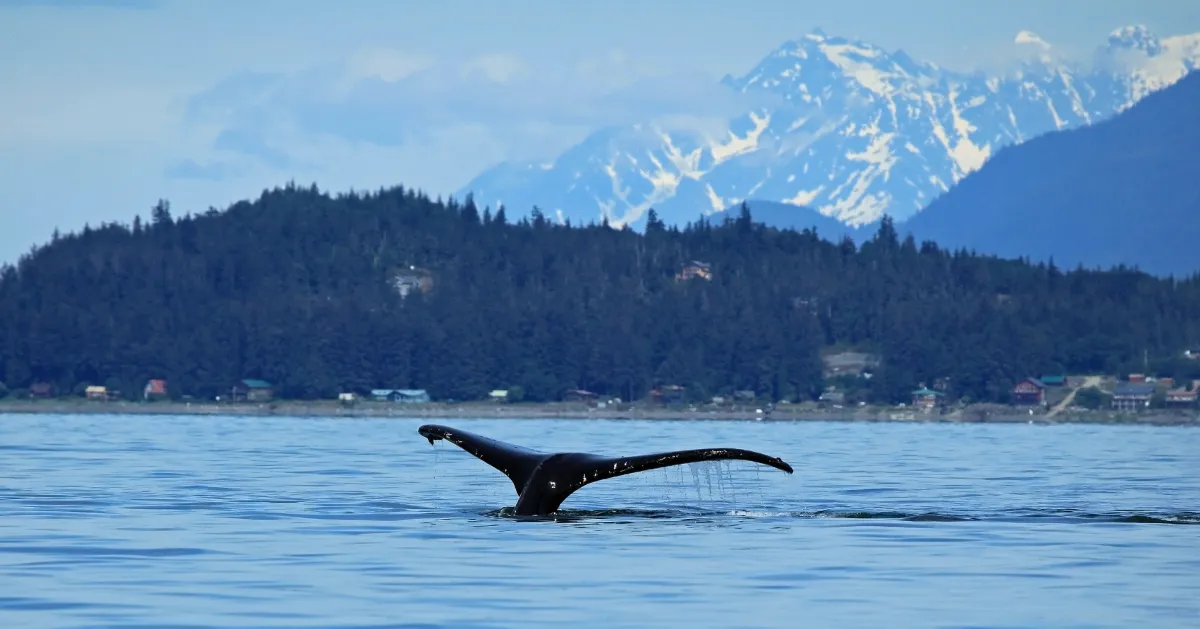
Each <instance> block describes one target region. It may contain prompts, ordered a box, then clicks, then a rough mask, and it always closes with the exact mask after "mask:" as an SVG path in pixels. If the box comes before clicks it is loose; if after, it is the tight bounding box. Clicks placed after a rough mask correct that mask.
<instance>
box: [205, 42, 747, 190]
mask: <svg viewBox="0 0 1200 629" xmlns="http://www.w3.org/2000/svg"><path fill="white" fill-rule="evenodd" d="M740 98H741V97H740V96H739V95H735V94H733V93H731V92H730V91H729V90H727V89H725V88H723V87H721V86H720V85H719V84H718V83H717V81H716V80H715V79H714V78H713V77H711V76H707V75H680V74H667V73H664V72H661V71H658V70H656V69H655V68H653V67H652V66H649V65H646V64H638V63H637V62H635V61H633V60H631V59H630V58H628V57H627V56H625V55H622V54H620V53H619V52H618V53H612V54H610V55H607V56H605V57H598V58H593V59H585V60H583V61H580V62H577V63H574V64H561V65H559V66H555V65H552V64H545V65H543V66H541V67H539V66H535V65H534V64H532V63H530V62H528V61H526V60H524V59H521V58H520V57H518V56H516V55H512V54H509V53H504V52H497V53H493V54H487V55H480V56H477V57H474V58H470V59H466V60H463V61H457V62H447V61H441V62H439V61H435V60H433V59H430V58H429V57H426V56H423V55H416V54H408V53H405V52H403V51H398V50H389V49H378V48H376V49H372V50H367V51H362V52H360V53H359V54H356V55H354V56H352V57H351V58H349V59H347V60H346V61H344V62H342V63H339V64H334V65H330V66H326V67H318V68H312V69H310V70H307V71H303V72H299V73H295V74H290V75H289V74H269V73H241V74H237V75H233V76H230V77H228V78H226V79H225V80H223V81H221V82H219V83H218V84H216V85H214V86H213V87H212V88H210V89H208V90H205V91H204V92H202V93H199V94H196V95H195V96H194V97H192V98H191V99H190V100H189V102H188V104H187V117H188V120H189V122H190V123H192V124H197V125H200V124H203V125H216V126H218V127H220V128H221V129H222V130H221V132H220V134H219V135H218V136H217V138H216V140H215V143H214V146H213V148H215V149H219V150H227V151H233V152H237V153H240V154H243V155H247V156H253V157H256V158H258V159H260V160H262V161H263V162H264V163H267V164H269V165H272V166H275V167H277V168H287V167H288V166H290V165H291V163H292V162H291V159H292V157H291V155H290V151H291V150H294V149H297V148H298V144H297V143H305V142H312V141H315V139H316V138H320V137H328V138H334V139H338V140H341V141H344V142H348V143H351V144H371V145H376V146H382V147H405V146H410V145H413V144H415V143H419V144H428V143H429V142H431V141H434V139H435V138H437V137H445V134H446V132H447V131H453V130H455V129H463V128H477V129H482V130H485V133H486V135H487V136H488V137H489V139H490V141H491V143H494V144H497V145H499V146H501V147H503V150H502V155H501V157H502V158H518V159H521V158H537V157H548V156H552V155H554V154H556V153H557V152H559V151H561V150H563V149H564V148H566V147H567V146H569V145H570V144H572V143H574V142H577V141H578V140H579V139H581V138H582V137H583V135H585V134H586V133H587V132H589V131H591V130H594V129H596V128H598V127H604V126H609V125H625V124H632V123H634V122H642V121H646V120H653V119H658V118H674V119H677V120H679V119H683V118H682V117H683V116H687V117H690V118H694V119H711V118H722V119H725V118H729V117H732V116H734V115H736V114H738V113H741V112H744V111H745V108H746V106H747V103H745V102H741V101H740V100H739V99H740ZM457 148H458V150H461V151H464V152H470V151H473V150H474V149H475V147H472V146H470V145H463V146H459V147H457Z"/></svg>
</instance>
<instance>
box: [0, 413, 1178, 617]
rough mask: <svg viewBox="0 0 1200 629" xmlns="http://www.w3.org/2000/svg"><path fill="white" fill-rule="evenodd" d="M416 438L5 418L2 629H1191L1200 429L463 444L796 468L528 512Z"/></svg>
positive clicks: (669, 476)
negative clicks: (708, 457) (706, 452)
mask: <svg viewBox="0 0 1200 629" xmlns="http://www.w3.org/2000/svg"><path fill="white" fill-rule="evenodd" d="M420 423H421V422H420V421H418V420H411V421H410V420H396V419H311V418H308V419H301V418H248V417H147V416H132V417H118V416H98V417H88V416H69V417H61V416H48V415H38V416H12V415H10V416H3V417H0V461H3V465H4V468H3V469H4V474H3V475H2V476H0V585H3V587H2V588H0V627H29V628H33V629H37V628H42V627H167V626H193V627H246V626H254V627H266V626H271V627H274V626H279V627H295V626H304V627H397V626H422V625H425V626H468V627H494V626H520V627H528V626H555V627H557V626H562V624H564V623H568V622H569V623H574V624H586V625H588V626H606V627H610V626H624V627H645V626H662V625H670V626H739V627H744V626H750V627H793V626H797V625H801V626H838V627H878V626H913V627H917V626H919V627H950V626H959V627H961V626H991V627H996V626H1021V627H1129V626H1137V625H1150V626H1155V627H1168V626H1170V627H1194V626H1200V603H1198V602H1197V600H1200V597H1196V596H1195V592H1196V588H1197V586H1198V585H1200V577H1197V575H1198V574H1200V552H1198V551H1197V550H1196V548H1197V544H1196V540H1197V533H1200V529H1198V528H1194V527H1192V526H1188V525H1193V524H1198V523H1200V431H1197V430H1194V429H1189V428H1149V427H1131V426H1111V427H1098V426H1025V425H1003V426H988V425H978V424H972V425H952V424H923V425H904V424H885V423H882V424H881V423H875V424H867V425H856V424H848V423H844V424H838V423H816V422H814V423H772V422H713V421H697V422H660V423H655V422H652V421H629V420H614V421H605V420H588V421H581V420H563V421H546V420H525V421H522V420H457V421H456V422H450V423H451V424H452V425H460V426H462V427H464V428H468V429H469V430H472V431H475V432H479V433H481V434H485V435H488V436H493V437H496V438H500V439H503V440H505V441H508V442H511V443H516V444H521V445H526V446H529V447H534V448H537V449H541V450H545V451H554V450H558V451H564V450H571V451H591V452H597V453H604V454H635V453H646V452H658V451H663V450H674V449H683V448H693V447H709V446H715V445H719V446H731V447H744V448H750V449H754V450H759V451H763V452H766V453H768V454H771V455H777V456H780V457H782V458H783V459H784V460H786V461H788V462H789V463H791V464H792V466H793V467H795V469H796V473H795V474H794V475H790V476H789V475H787V474H783V473H780V472H778V471H776V470H772V469H770V468H765V467H761V466H756V465H754V464H752V463H747V462H742V461H732V462H708V463H698V464H691V465H685V466H678V467H674V468H667V469H663V470H652V471H649V472H645V473H641V474H633V475H630V476H625V477H620V478H615V479H610V480H606V481H602V482H599V483H595V484H593V485H590V486H588V487H585V488H584V489H582V490H580V491H579V492H576V493H575V494H573V495H572V496H571V498H570V499H568V501H567V502H566V503H565V504H564V505H563V509H562V511H560V512H559V513H556V514H554V515H551V516H544V517H524V516H522V517H518V516H516V515H515V514H514V513H513V509H512V506H513V504H514V503H515V501H516V494H515V491H514V490H513V487H512V483H511V482H509V480H508V479H507V478H506V477H504V476H503V475H502V474H500V473H499V472H498V471H496V470H494V469H493V468H491V467H489V466H487V465H486V464H484V463H482V462H480V461H479V460H477V459H475V458H474V457H472V456H470V455H469V454H467V453H465V452H463V451H462V450H460V449H458V448H457V447H455V446H453V445H447V444H444V443H442V442H439V443H438V444H436V445H433V446H431V445H430V444H429V443H428V442H427V441H425V440H424V439H422V438H421V437H420V436H419V435H417V434H416V428H417V426H418V425H420ZM797 619H803V622H800V621H798V620H797Z"/></svg>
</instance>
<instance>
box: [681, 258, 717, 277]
mask: <svg viewBox="0 0 1200 629" xmlns="http://www.w3.org/2000/svg"><path fill="white" fill-rule="evenodd" d="M695 277H699V278H701V279H706V280H711V279H712V267H711V266H709V264H708V263H707V262H699V261H696V260H692V261H691V262H688V263H687V264H685V265H683V268H682V269H680V270H679V272H678V273H676V274H675V279H676V280H677V281H680V282H683V281H686V280H690V279H692V278H695Z"/></svg>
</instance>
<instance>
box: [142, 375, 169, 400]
mask: <svg viewBox="0 0 1200 629" xmlns="http://www.w3.org/2000/svg"><path fill="white" fill-rule="evenodd" d="M166 397H167V381H166V380H162V379H160V378H152V379H150V380H147V381H146V386H145V387H143V388H142V399H143V400H162V399H166Z"/></svg>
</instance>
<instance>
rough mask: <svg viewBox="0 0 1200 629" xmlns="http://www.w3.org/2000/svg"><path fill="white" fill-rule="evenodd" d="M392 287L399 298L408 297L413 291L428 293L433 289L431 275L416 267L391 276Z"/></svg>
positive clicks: (425, 270)
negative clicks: (398, 294)
mask: <svg viewBox="0 0 1200 629" xmlns="http://www.w3.org/2000/svg"><path fill="white" fill-rule="evenodd" d="M391 281H392V287H393V288H395V289H396V292H398V293H400V296H401V297H408V296H409V295H410V294H412V292H413V291H418V290H419V291H421V292H422V293H428V292H429V291H430V290H431V289H432V288H433V273H431V272H430V271H429V270H427V269H423V268H420V267H417V266H409V267H408V268H407V269H405V270H402V271H397V272H396V273H395V274H393V275H392V280H391Z"/></svg>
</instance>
